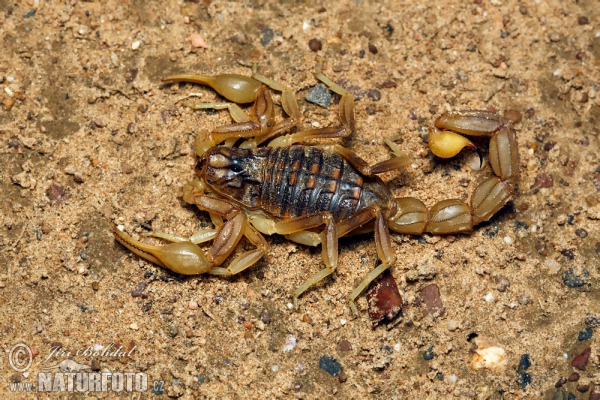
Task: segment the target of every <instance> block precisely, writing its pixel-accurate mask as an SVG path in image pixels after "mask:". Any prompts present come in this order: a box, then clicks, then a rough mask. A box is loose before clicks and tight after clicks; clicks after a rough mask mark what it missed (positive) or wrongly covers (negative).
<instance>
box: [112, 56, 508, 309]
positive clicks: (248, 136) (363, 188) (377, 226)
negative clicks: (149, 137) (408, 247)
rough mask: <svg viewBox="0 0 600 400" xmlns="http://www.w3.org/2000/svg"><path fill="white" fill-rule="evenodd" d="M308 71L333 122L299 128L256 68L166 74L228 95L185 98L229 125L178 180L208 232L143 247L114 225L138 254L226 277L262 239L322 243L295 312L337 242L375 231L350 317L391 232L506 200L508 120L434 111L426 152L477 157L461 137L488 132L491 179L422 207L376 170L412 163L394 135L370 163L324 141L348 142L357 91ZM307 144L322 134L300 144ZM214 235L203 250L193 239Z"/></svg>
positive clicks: (286, 101) (447, 229) (450, 229)
mask: <svg viewBox="0 0 600 400" xmlns="http://www.w3.org/2000/svg"><path fill="white" fill-rule="evenodd" d="M315 77H316V78H317V79H318V80H319V81H321V82H323V83H324V84H325V85H327V86H328V87H329V88H330V89H331V90H332V91H333V92H335V93H337V94H339V95H340V96H341V98H340V101H339V120H340V124H339V126H332V127H324V128H316V129H308V130H302V129H301V121H302V118H301V113H300V110H299V106H298V103H297V101H296V97H295V93H294V92H293V91H292V90H291V89H289V88H288V87H286V86H285V85H283V84H281V83H279V82H276V81H274V80H272V79H269V78H266V77H264V76H262V75H259V74H258V73H257V72H256V69H254V71H253V74H252V76H251V77H248V76H245V75H239V74H222V75H215V76H207V75H193V74H182V75H175V76H170V77H167V78H164V79H163V82H165V83H175V82H184V81H185V82H193V83H199V84H203V85H207V86H209V87H211V88H212V89H214V90H215V91H216V92H217V93H219V94H220V95H221V96H222V97H223V98H225V99H226V100H229V102H208V103H199V104H192V103H190V102H186V103H184V106H187V107H191V108H193V109H227V110H228V111H229V113H230V115H231V117H232V119H233V120H234V123H232V124H229V125H225V126H221V127H217V128H216V129H214V130H212V132H210V133H208V134H207V135H206V137H204V138H202V137H198V138H197V139H196V141H195V143H194V150H195V152H196V153H197V155H198V157H199V160H198V162H197V164H196V167H195V174H196V177H195V179H193V180H192V181H191V182H189V183H187V184H186V185H185V186H184V187H183V199H184V201H186V202H187V203H189V204H192V205H195V206H197V207H198V208H199V209H200V210H203V211H206V212H208V213H209V216H210V218H211V221H212V222H213V224H214V225H215V228H203V229H200V230H199V231H197V232H195V233H194V234H193V235H192V236H191V237H189V238H185V237H180V236H176V235H171V234H167V233H160V232H150V233H146V234H145V236H152V237H158V238H161V239H164V240H166V241H168V242H171V243H170V244H167V245H164V246H156V245H151V244H147V243H143V242H140V241H138V240H136V239H134V238H133V237H131V236H129V235H128V234H126V233H125V232H123V231H122V230H120V229H118V228H116V227H115V229H114V234H115V237H116V239H117V240H118V241H119V242H120V243H122V244H123V245H124V246H125V247H127V248H128V249H129V250H130V251H132V252H133V253H135V254H137V255H139V256H141V257H143V258H145V259H146V260H148V261H150V262H153V263H155V264H157V265H159V266H162V267H166V268H168V269H170V270H171V271H174V272H176V273H179V274H183V275H195V274H203V273H209V274H213V275H225V276H229V275H234V274H238V273H240V272H242V271H244V270H245V269H247V268H249V267H251V266H252V265H253V264H255V263H256V262H257V261H258V260H260V259H261V257H263V256H264V255H265V254H266V253H267V250H268V244H267V241H266V240H265V238H264V236H263V234H265V235H272V234H279V235H283V236H285V237H286V238H288V239H289V240H292V241H294V242H296V243H300V244H304V245H308V246H317V245H319V244H320V245H322V260H323V264H324V265H325V267H324V268H323V269H321V270H320V271H318V272H317V273H315V274H314V275H312V276H311V277H310V278H308V279H307V280H306V281H305V282H304V283H303V284H302V285H300V286H299V287H298V288H297V289H296V290H295V291H294V294H293V301H294V307H295V308H298V298H299V296H300V295H301V294H302V293H304V292H305V291H306V290H307V289H309V288H310V287H311V286H313V285H315V284H316V283H317V282H319V281H321V280H323V279H324V278H325V277H327V276H329V275H331V274H332V273H333V272H334V271H335V269H336V267H337V265H338V239H339V238H341V237H343V236H346V235H349V234H359V233H365V232H374V234H375V235H374V236H375V244H376V251H377V256H378V258H379V260H380V261H381V263H380V264H379V265H378V266H376V267H375V269H373V270H372V271H370V272H369V273H368V274H367V275H366V276H365V277H364V278H363V279H362V281H361V282H360V284H359V285H358V286H357V287H356V288H355V289H354V290H353V291H352V292H351V293H350V295H349V296H348V305H349V306H350V308H351V310H352V312H353V313H354V314H355V315H357V313H358V311H357V308H356V306H355V304H354V302H355V300H356V298H357V297H358V296H359V295H360V294H361V292H362V291H363V290H364V289H365V288H366V287H367V286H368V285H369V283H370V282H371V281H373V280H374V279H375V278H376V277H377V276H378V275H380V274H381V273H382V272H383V271H384V270H386V269H387V268H389V267H390V266H391V265H393V264H394V263H395V261H396V256H395V254H394V251H393V249H392V244H391V236H390V230H391V231H394V232H398V233H402V234H413V235H420V234H422V233H424V232H429V233H432V234H457V233H468V232H470V231H471V230H472V229H473V227H474V226H475V225H477V224H479V223H481V222H483V221H487V220H488V219H489V218H490V217H492V216H493V215H494V214H495V213H496V212H497V211H498V210H499V209H500V208H502V207H503V206H504V205H505V204H506V203H507V202H508V201H509V200H510V199H511V198H512V197H513V195H514V191H515V186H516V184H517V180H518V172H519V158H518V149H517V139H516V132H515V130H514V129H513V127H512V126H511V123H510V121H509V120H508V119H507V118H505V117H503V116H501V115H499V114H497V113H495V112H491V111H482V110H467V111H452V112H445V113H443V114H442V115H441V116H439V117H438V118H437V120H436V121H435V123H434V125H433V126H432V127H430V128H429V137H428V144H429V148H430V149H431V151H432V152H433V153H434V154H435V155H437V156H439V157H442V158H450V157H453V156H455V155H457V154H458V153H459V152H460V151H461V150H462V149H463V148H465V147H469V148H471V149H475V150H477V152H478V154H479V157H480V162H481V154H480V153H479V150H478V149H477V147H476V146H475V145H474V144H473V143H472V142H471V141H470V140H469V139H467V138H466V137H465V136H463V135H470V136H490V144H489V153H490V155H489V157H490V164H491V166H492V170H493V172H494V175H493V176H491V177H489V178H487V179H485V180H484V181H483V182H481V183H480V184H479V185H478V186H477V187H476V189H475V191H474V192H473V193H472V195H471V199H470V202H468V203H467V202H464V201H462V200H459V199H447V200H442V201H440V202H438V203H436V204H435V205H433V206H432V207H430V208H429V209H428V208H427V207H426V206H425V204H424V203H423V202H422V201H420V200H418V199H416V198H412V197H402V198H395V197H394V196H393V194H392V192H391V191H390V190H389V188H388V187H386V185H385V184H384V183H383V181H382V180H381V179H380V178H379V177H378V176H377V175H378V174H381V173H384V172H388V171H392V170H395V169H398V168H401V167H404V166H406V165H409V164H410V163H411V159H410V158H409V157H408V156H406V155H405V154H404V153H402V151H400V149H399V148H398V146H397V145H396V144H395V143H393V142H392V141H391V140H386V143H387V144H388V146H389V147H390V148H391V150H392V152H393V153H394V157H393V158H391V159H388V160H385V161H382V162H379V163H376V164H374V165H369V163H367V162H366V161H364V160H363V159H362V158H360V157H359V156H358V155H357V154H356V153H354V152H352V151H351V150H349V149H347V148H345V147H342V146H341V145H338V144H334V142H333V141H332V140H331V139H335V138H344V137H347V136H349V135H350V134H352V133H353V131H354V130H355V117H354V96H353V95H352V94H351V93H350V92H348V91H347V90H346V89H344V88H343V87H341V86H340V85H338V84H336V83H335V82H333V81H331V80H330V79H329V78H327V77H326V76H325V75H324V74H323V73H322V72H321V68H320V67H319V68H318V69H317V72H315ZM269 89H271V90H274V91H278V92H280V93H281V106H282V108H283V111H284V112H285V114H286V117H285V118H283V119H282V120H280V121H279V122H276V121H275V106H274V102H273V100H272V98H271V94H270V91H269ZM245 103H253V105H252V107H251V111H250V113H249V115H248V114H246V113H244V111H243V110H242V109H241V108H240V106H239V105H238V104H245ZM294 128H298V129H294ZM289 132H295V133H289ZM284 133H287V134H285V135H283V134H284ZM242 139H243V141H242V142H241V143H239V144H238V145H237V146H236V143H237V142H238V141H240V140H242ZM310 139H330V140H329V143H324V144H321V145H313V146H309V145H306V143H305V142H306V141H307V140H310ZM265 142H268V143H267V145H266V146H264V145H263V143H265ZM242 237H245V238H246V239H247V240H248V241H249V242H250V243H251V244H252V245H253V246H254V247H255V248H254V249H253V250H250V251H245V252H242V253H241V254H239V255H237V256H236V257H235V258H234V259H233V261H231V262H230V263H229V265H228V266H227V268H224V267H222V266H221V265H222V264H223V263H224V262H225V260H226V259H227V258H228V257H229V256H230V255H231V254H232V253H233V252H234V249H235V248H236V246H237V245H238V243H239V241H240V240H241V238H242ZM211 240H212V241H213V242H212V245H211V246H210V248H209V249H208V251H207V252H206V253H205V252H204V251H203V250H202V249H201V248H200V247H199V246H197V245H198V244H200V243H204V242H208V241H211Z"/></svg>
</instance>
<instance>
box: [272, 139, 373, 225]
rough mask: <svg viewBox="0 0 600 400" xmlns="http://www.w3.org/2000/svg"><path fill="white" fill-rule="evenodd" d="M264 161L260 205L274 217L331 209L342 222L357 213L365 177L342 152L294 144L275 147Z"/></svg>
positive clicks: (292, 216) (289, 216) (300, 214)
mask: <svg viewBox="0 0 600 400" xmlns="http://www.w3.org/2000/svg"><path fill="white" fill-rule="evenodd" d="M265 161H266V162H265V165H264V171H263V173H264V175H263V186H262V194H261V204H262V208H263V210H265V211H266V212H268V213H270V214H272V215H273V216H276V217H280V218H294V217H299V216H303V215H310V214H314V213H317V212H320V211H329V212H331V213H332V215H333V216H334V218H335V219H336V220H338V221H339V220H341V219H343V218H345V217H347V216H350V215H352V214H354V213H355V212H356V210H357V208H358V204H359V200H360V196H361V191H362V184H363V178H362V176H360V175H359V174H358V173H357V172H356V170H355V169H354V168H353V167H352V166H350V165H349V164H348V163H347V162H346V161H345V160H344V159H343V158H342V157H340V156H339V155H337V154H335V153H329V152H325V151H323V150H322V149H320V148H317V147H308V146H306V147H305V146H291V147H280V148H274V149H272V150H271V151H270V154H269V155H268V157H267V159H266V160H265Z"/></svg>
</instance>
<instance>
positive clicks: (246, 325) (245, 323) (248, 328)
mask: <svg viewBox="0 0 600 400" xmlns="http://www.w3.org/2000/svg"><path fill="white" fill-rule="evenodd" d="M243 325H244V328H246V329H247V330H250V329H252V322H250V321H244V323H243Z"/></svg>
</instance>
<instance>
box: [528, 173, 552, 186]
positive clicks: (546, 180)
mask: <svg viewBox="0 0 600 400" xmlns="http://www.w3.org/2000/svg"><path fill="white" fill-rule="evenodd" d="M533 186H534V187H537V188H550V187H552V186H554V179H552V175H550V174H549V173H547V172H542V173H541V174H539V175H538V176H536V177H535V183H534V184H533Z"/></svg>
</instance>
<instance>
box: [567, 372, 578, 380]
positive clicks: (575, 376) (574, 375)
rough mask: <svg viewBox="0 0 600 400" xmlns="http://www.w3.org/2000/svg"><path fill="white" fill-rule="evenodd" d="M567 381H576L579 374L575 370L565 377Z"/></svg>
mask: <svg viewBox="0 0 600 400" xmlns="http://www.w3.org/2000/svg"><path fill="white" fill-rule="evenodd" d="M567 380H568V381H569V382H577V381H578V380H579V374H578V373H577V372H573V373H571V375H569V378H568V379H567Z"/></svg>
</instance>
